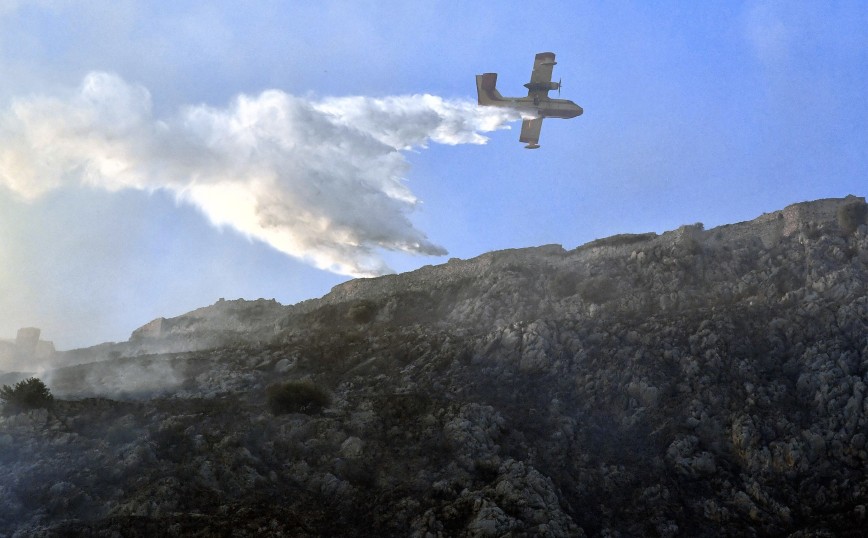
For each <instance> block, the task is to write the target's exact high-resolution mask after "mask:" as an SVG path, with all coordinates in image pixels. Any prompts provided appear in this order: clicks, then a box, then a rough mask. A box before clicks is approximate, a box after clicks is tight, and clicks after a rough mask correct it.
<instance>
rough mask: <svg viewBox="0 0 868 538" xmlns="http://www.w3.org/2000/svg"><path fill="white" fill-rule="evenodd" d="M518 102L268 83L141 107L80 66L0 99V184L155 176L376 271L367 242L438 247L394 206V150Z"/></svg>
mask: <svg viewBox="0 0 868 538" xmlns="http://www.w3.org/2000/svg"><path fill="white" fill-rule="evenodd" d="M518 118H519V116H518V115H517V114H516V113H515V112H513V111H509V110H505V109H495V108H491V107H487V108H482V107H477V106H476V104H475V103H474V102H472V101H468V100H446V99H443V98H441V97H437V96H433V95H408V96H395V97H384V98H369V97H344V98H328V99H321V100H315V99H304V98H300V97H295V96H292V95H289V94H287V93H284V92H282V91H279V90H268V91H264V92H262V93H261V94H259V95H252V96H251V95H239V96H238V97H236V98H235V99H234V100H233V101H232V102H231V103H230V104H229V105H228V106H227V107H225V108H216V107H211V106H206V105H196V106H188V107H185V108H183V109H181V110H180V111H179V112H178V113H177V114H175V115H174V116H172V117H169V118H164V119H161V118H156V117H154V114H153V111H152V106H151V97H150V93H149V92H148V90H147V89H145V88H143V87H142V86H139V85H135V84H130V83H127V82H125V81H124V80H122V79H121V78H120V77H118V76H116V75H113V74H109V73H101V72H94V73H90V74H88V75H87V76H86V77H85V78H84V80H83V81H82V83H81V85H80V86H79V87H78V88H77V89H75V90H70V91H67V92H65V93H63V94H60V95H54V96H32V97H28V98H23V99H17V100H15V101H13V102H12V104H11V106H10V107H9V108H8V110H5V111H3V112H2V113H0V184H2V185H5V186H6V187H8V188H9V189H11V190H12V191H14V192H16V193H17V194H18V195H20V196H22V197H24V198H26V199H34V198H37V197H39V196H41V195H43V194H45V193H47V192H49V191H51V190H53V189H57V188H60V187H62V186H67V185H75V186H86V187H91V188H99V189H106V190H108V191H118V190H121V189H138V190H144V191H154V190H159V189H163V190H166V191H170V192H172V193H174V195H175V197H176V199H177V200H179V201H181V202H184V203H189V204H192V205H194V206H195V207H197V208H198V209H199V210H200V211H201V212H202V213H203V214H204V215H205V216H206V217H207V218H208V219H209V221H210V222H211V223H213V224H214V225H215V226H220V227H223V226H225V227H229V228H232V229H234V230H236V231H238V232H240V233H242V234H244V235H246V236H248V237H250V238H253V239H257V240H260V241H264V242H265V243H267V244H269V245H270V246H272V247H273V248H275V249H277V250H279V251H281V252H283V253H286V254H288V255H290V256H294V257H296V258H300V259H302V260H305V261H307V262H308V263H311V264H313V265H314V266H316V267H318V268H321V269H326V270H329V271H333V272H336V273H340V274H347V275H353V276H370V275H377V274H383V273H386V272H389V268H388V267H387V266H386V265H385V263H384V262H383V260H382V259H381V257H380V255H379V254H378V252H377V251H378V250H379V249H385V250H392V251H404V252H408V253H416V254H425V255H443V254H445V253H446V251H445V250H444V249H443V248H442V247H440V246H438V245H435V244H434V243H432V242H430V241H429V240H428V238H427V237H426V236H425V234H424V233H423V232H421V231H420V230H418V229H416V228H415V227H414V225H413V224H412V223H411V222H410V219H409V217H408V215H409V214H410V213H411V212H412V211H413V209H414V207H415V206H416V205H417V203H418V200H417V199H416V197H415V196H414V195H413V193H412V192H411V191H410V189H409V188H408V187H407V185H406V183H405V177H406V176H407V173H408V170H409V163H408V162H407V159H406V158H405V154H404V153H403V152H404V151H405V150H409V149H413V148H424V147H426V145H427V144H428V143H429V142H435V143H438V144H450V145H455V144H484V143H485V142H486V141H487V138H486V137H485V136H484V135H483V134H481V133H485V132H490V131H494V130H497V129H504V128H508V126H507V123H508V122H510V121H513V120H516V119H518Z"/></svg>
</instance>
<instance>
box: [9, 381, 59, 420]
mask: <svg viewBox="0 0 868 538" xmlns="http://www.w3.org/2000/svg"><path fill="white" fill-rule="evenodd" d="M0 400H2V401H3V411H4V412H5V413H6V414H9V413H18V412H21V411H26V410H28V409H38V408H42V407H51V405H52V404H53V403H54V396H52V395H51V391H50V390H48V387H47V386H46V385H45V383H43V382H42V381H41V380H39V379H37V378H35V377H31V378H28V379H25V380H24V381H19V382H18V383H15V385H14V386H12V387H10V386H9V385H3V386H2V387H0Z"/></svg>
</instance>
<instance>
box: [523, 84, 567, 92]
mask: <svg viewBox="0 0 868 538" xmlns="http://www.w3.org/2000/svg"><path fill="white" fill-rule="evenodd" d="M524 87H525V88H527V89H528V90H530V91H532V92H547V91H550V90H559V89H561V83H560V82H528V83H527V84H525V85H524Z"/></svg>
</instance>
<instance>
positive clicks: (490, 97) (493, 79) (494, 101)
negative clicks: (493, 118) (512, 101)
mask: <svg viewBox="0 0 868 538" xmlns="http://www.w3.org/2000/svg"><path fill="white" fill-rule="evenodd" d="M496 86H497V73H484V74H482V75H476V94H477V96H478V98H479V104H480V105H488V106H497V105H499V104H501V103H500V102H502V101H504V100H505V99H504V98H503V96H502V95H500V92H499V91H497V88H496Z"/></svg>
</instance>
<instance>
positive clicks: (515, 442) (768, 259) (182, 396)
mask: <svg viewBox="0 0 868 538" xmlns="http://www.w3.org/2000/svg"><path fill="white" fill-rule="evenodd" d="M866 209H868V206H866V204H865V201H864V199H862V198H856V197H848V198H844V199H830V200H820V201H815V202H808V203H803V204H796V205H793V206H789V207H787V208H785V209H783V210H781V211H777V212H774V213H770V214H767V215H763V216H761V217H759V218H757V219H755V220H753V221H750V222H745V223H739V224H733V225H729V226H723V227H719V228H715V229H712V230H704V229H703V228H702V226H701V225H692V226H684V227H682V228H679V229H678V230H675V231H673V232H667V233H664V234H661V235H656V234H642V235H624V236H615V237H612V238H608V239H603V240H599V241H595V242H593V243H590V244H588V245H584V246H582V247H579V248H577V249H575V250H572V251H565V250H564V249H563V248H561V247H559V246H546V247H538V248H531V249H517V250H511V251H501V252H494V253H489V254H485V255H483V256H480V257H478V258H475V259H472V260H452V261H450V262H449V263H447V264H444V265H441V266H436V267H425V268H422V269H419V270H417V271H414V272H412V273H407V274H403V275H392V276H386V277H381V278H376V279H360V280H354V281H351V282H348V283H346V284H342V285H340V286H337V287H335V289H333V290H332V291H331V292H330V293H329V294H327V295H326V296H324V297H323V298H321V299H316V300H312V301H306V302H304V303H301V304H299V305H293V306H282V305H279V304H277V303H274V302H272V301H262V300H260V301H221V302H219V303H217V304H215V305H213V306H211V307H206V308H204V309H199V310H197V311H195V312H193V313H190V314H187V315H185V316H181V317H179V318H173V319H170V320H162V321H158V322H157V323H154V322H152V323H151V324H149V325H148V326H146V327H144V328H143V329H141V330H138V331H136V332H135V333H134V335H133V337H132V338H131V340H130V341H129V342H126V343H122V344H117V345H115V346H108V347H101V348H99V349H100V351H99V353H98V354H94V355H93V356H91V358H92V359H94V360H97V359H108V360H98V361H97V362H86V361H87V359H88V351H87V350H80V351H79V352H77V353H78V354H77V355H76V356H75V357H76V359H75V360H74V361H70V363H72V362H85V363H84V364H77V365H75V366H69V367H65V368H58V369H56V370H54V371H51V372H47V373H46V375H45V376H44V378H45V379H46V380H47V381H48V382H49V384H50V386H51V388H52V390H53V391H54V393H55V394H56V395H57V396H60V397H62V398H64V400H62V401H59V402H57V404H56V405H55V407H54V409H52V410H51V411H45V410H36V411H31V412H27V413H21V414H17V415H11V416H6V417H2V418H0V529H7V528H8V529H13V530H11V531H9V533H8V534H9V535H12V534H14V532H15V529H17V530H18V531H19V532H20V533H21V535H40V533H41V534H42V535H45V536H53V535H64V536H66V535H88V536H90V535H96V536H101V535H105V536H111V535H112V532H114V531H121V532H123V535H124V536H152V535H177V536H181V535H183V536H188V535H194V536H195V535H198V536H238V535H241V536H264V535H274V536H280V535H283V536H335V535H342V536H504V535H509V536H531V535H540V536H582V535H586V536H619V535H620V536H646V535H647V536H655V535H656V536H721V535H730V536H751V535H756V536H764V535H775V536H780V535H784V536H786V535H791V536H848V535H849V536H860V535H862V533H863V530H862V529H863V528H864V526H865V524H866V520H865V518H866V505H868V477H866V474H865V471H866V468H868V467H866V466H868V447H866V433H868V420H866V419H868V399H866V398H865V393H866V383H868V285H866V283H868V224H866V213H868V211H866ZM301 380H304V381H305V383H301V384H295V385H290V386H287V387H285V389H286V391H289V392H292V391H293V390H295V391H296V392H295V393H293V394H295V397H296V400H297V401H300V402H301V403H300V404H299V405H295V406H294V404H293V403H289V404H287V403H286V402H285V401H284V403H283V404H280V405H277V406H276V407H274V406H269V403H272V404H274V403H275V401H274V400H273V399H272V400H269V397H268V394H269V390H268V387H270V386H271V387H273V386H275V384H278V383H286V382H298V381H301ZM305 387H307V388H305ZM311 387H313V388H314V389H318V390H322V391H325V392H326V393H327V394H328V396H329V400H330V401H329V402H328V403H327V404H324V405H323V404H322V402H319V401H317V400H316V398H313V397H312V396H311V394H312V393H311V392H310V390H313V389H311ZM273 391H274V389H272V395H273V394H274V392H273ZM305 391H308V392H305ZM85 396H86V397H88V398H87V399H80V398H82V397H85ZM290 400H292V399H291V398H290ZM305 404H308V405H305ZM284 411H286V412H284ZM2 533H3V531H2V530H0V535H2Z"/></svg>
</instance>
